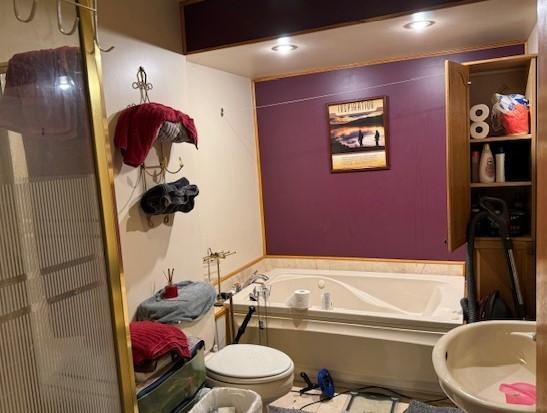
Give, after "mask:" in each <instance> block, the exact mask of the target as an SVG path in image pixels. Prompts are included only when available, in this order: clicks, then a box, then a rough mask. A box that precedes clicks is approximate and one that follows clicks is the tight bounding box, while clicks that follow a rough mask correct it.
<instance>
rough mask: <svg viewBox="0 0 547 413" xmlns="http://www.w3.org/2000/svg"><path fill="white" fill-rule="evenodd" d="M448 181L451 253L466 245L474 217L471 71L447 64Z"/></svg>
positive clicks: (449, 243) (450, 63)
mask: <svg viewBox="0 0 547 413" xmlns="http://www.w3.org/2000/svg"><path fill="white" fill-rule="evenodd" d="M445 82H446V90H445V96H446V97H445V99H446V179H447V188H446V189H447V202H448V249H449V250H450V251H454V250H455V249H456V248H458V247H460V246H461V245H463V244H464V243H465V241H466V238H467V237H466V229H467V222H468V221H469V215H470V213H471V201H470V194H469V191H470V188H469V184H470V182H471V178H470V171H469V170H470V159H469V147H468V146H469V119H468V115H469V114H468V111H469V85H468V83H469V68H468V67H467V66H464V65H461V64H459V63H455V62H450V61H446V63H445Z"/></svg>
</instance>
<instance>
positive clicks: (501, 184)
mask: <svg viewBox="0 0 547 413" xmlns="http://www.w3.org/2000/svg"><path fill="white" fill-rule="evenodd" d="M512 186H532V181H513V182H509V181H508V182H492V183H482V182H473V183H471V184H469V187H470V188H505V187H512Z"/></svg>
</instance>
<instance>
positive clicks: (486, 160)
mask: <svg viewBox="0 0 547 413" xmlns="http://www.w3.org/2000/svg"><path fill="white" fill-rule="evenodd" d="M479 179H480V181H481V182H482V183H484V184H488V183H492V182H494V181H495V180H496V169H495V165H494V155H492V151H491V150H490V145H488V144H485V145H484V146H483V148H482V154H481V159H480V164H479Z"/></svg>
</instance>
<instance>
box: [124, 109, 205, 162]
mask: <svg viewBox="0 0 547 413" xmlns="http://www.w3.org/2000/svg"><path fill="white" fill-rule="evenodd" d="M164 122H172V123H181V124H182V125H183V126H184V128H185V129H186V131H187V132H188V139H189V140H188V142H189V143H193V144H194V145H196V147H197V146H198V133H197V130H196V126H195V125H194V120H193V119H192V118H191V117H190V116H188V115H186V114H184V113H182V112H180V111H178V110H175V109H173V108H170V107H169V106H164V105H162V104H160V103H143V104H142V105H136V106H130V107H128V108H127V109H125V110H123V111H122V112H121V113H120V116H119V118H118V123H117V124H116V136H115V138H114V144H115V145H116V146H117V147H118V148H120V150H121V152H122V155H123V162H124V163H125V164H127V165H131V166H139V165H142V163H143V162H144V160H145V159H146V155H148V152H149V151H150V149H151V148H152V145H153V144H154V142H156V139H157V138H158V131H159V130H160V128H161V126H162V125H163V123H164Z"/></svg>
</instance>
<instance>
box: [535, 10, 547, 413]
mask: <svg viewBox="0 0 547 413" xmlns="http://www.w3.org/2000/svg"><path fill="white" fill-rule="evenodd" d="M537 28H538V42H539V51H538V65H537V69H538V71H537V75H538V82H537V85H538V90H537V105H538V107H537V141H536V165H537V172H536V173H537V205H536V206H537V208H536V211H537V222H536V225H537V227H536V235H537V250H536V254H537V255H536V277H537V290H536V291H537V308H536V312H537V341H536V349H537V395H538V400H537V412H538V413H547V0H538V21H537Z"/></svg>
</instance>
